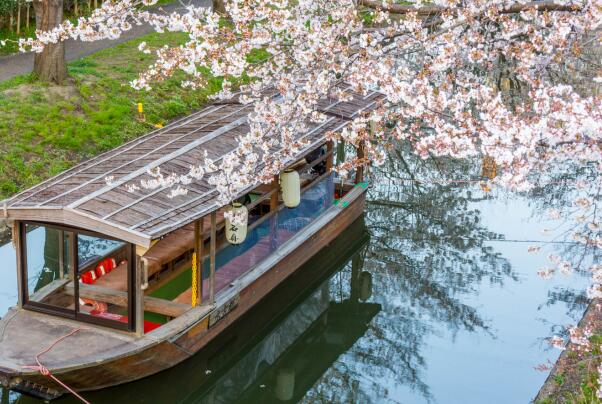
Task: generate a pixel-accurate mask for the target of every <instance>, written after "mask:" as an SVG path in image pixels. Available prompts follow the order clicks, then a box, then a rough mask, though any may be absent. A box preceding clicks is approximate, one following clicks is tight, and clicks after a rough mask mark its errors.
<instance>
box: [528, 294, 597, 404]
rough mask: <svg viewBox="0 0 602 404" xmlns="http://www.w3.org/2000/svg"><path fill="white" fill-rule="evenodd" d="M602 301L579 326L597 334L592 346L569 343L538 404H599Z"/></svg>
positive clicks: (590, 339) (592, 308)
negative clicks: (584, 347)
mask: <svg viewBox="0 0 602 404" xmlns="http://www.w3.org/2000/svg"><path fill="white" fill-rule="evenodd" d="M600 303H602V302H601V301H600V300H598V299H597V300H594V301H592V302H591V303H590V305H589V307H588V309H587V310H586V312H585V314H584V316H583V318H582V319H581V321H580V322H579V327H580V328H584V327H585V326H588V327H590V328H591V330H592V331H593V334H594V335H592V336H591V337H589V343H590V347H589V348H588V349H580V347H579V346H577V345H575V344H573V343H569V344H568V345H567V346H566V349H565V350H564V351H563V352H562V354H561V355H560V357H559V358H558V361H556V363H555V365H554V367H553V369H552V371H551V372H550V375H549V376H548V378H547V380H546V382H545V383H544V385H543V386H542V388H541V390H540V391H539V394H538V395H537V397H536V399H535V400H534V401H535V403H536V404H565V403H572V404H573V403H575V404H577V403H578V404H594V403H596V404H599V403H602V400H600V399H599V398H598V396H597V391H598V389H599V388H600V385H599V383H598V366H600V363H601V362H602V308H601V307H600Z"/></svg>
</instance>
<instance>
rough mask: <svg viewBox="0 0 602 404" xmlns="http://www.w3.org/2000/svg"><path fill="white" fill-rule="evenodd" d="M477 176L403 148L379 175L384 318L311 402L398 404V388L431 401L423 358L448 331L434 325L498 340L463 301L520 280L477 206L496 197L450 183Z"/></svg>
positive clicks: (375, 195) (372, 210)
mask: <svg viewBox="0 0 602 404" xmlns="http://www.w3.org/2000/svg"><path fill="white" fill-rule="evenodd" d="M468 172H469V165H468V163H463V164H461V163H458V162H450V161H443V160H421V159H418V158H415V157H414V156H413V155H412V154H411V153H407V152H406V151H405V150H403V149H399V150H394V151H393V152H392V154H391V157H390V159H389V160H388V162H387V164H386V165H385V166H384V167H381V168H380V170H379V171H377V172H374V173H373V178H372V180H371V182H372V184H373V189H371V191H370V195H369V203H368V206H367V209H366V216H367V220H366V222H367V223H368V228H369V231H370V234H371V243H370V248H369V250H368V253H367V257H366V262H365V268H366V269H367V270H369V271H370V272H372V273H373V274H374V290H375V297H374V299H375V301H377V302H379V303H381V304H382V306H383V310H382V311H381V313H379V315H378V316H377V317H376V318H375V319H374V320H373V321H372V323H371V327H370V329H369V331H368V333H367V334H366V336H365V337H364V338H363V339H361V340H360V341H359V342H358V344H356V346H354V348H353V349H352V350H351V351H350V352H349V353H348V355H350V359H349V360H345V359H343V360H339V361H337V362H336V363H335V364H334V365H333V367H332V368H331V369H330V370H329V371H328V372H327V374H325V375H324V377H323V378H322V381H323V383H319V384H317V385H316V386H314V389H313V391H311V392H309V394H308V395H307V396H306V398H305V402H313V401H316V400H317V401H321V402H333V401H334V402H385V401H395V400H394V399H393V398H392V397H391V396H390V395H389V393H390V392H389V388H390V387H391V381H393V384H396V385H405V386H407V387H409V388H410V389H412V390H414V391H415V392H417V393H419V394H420V395H421V396H423V397H424V399H426V400H428V401H431V400H433V397H432V395H431V393H430V389H429V386H428V385H427V383H426V382H425V381H424V380H423V379H424V373H425V371H426V368H427V363H426V362H425V358H424V357H423V355H422V351H423V350H424V343H425V338H426V337H427V336H428V335H432V334H436V333H437V332H438V331H437V330H436V328H435V327H434V326H433V324H444V325H445V326H446V327H447V329H448V330H449V331H450V333H451V335H452V338H455V337H456V334H457V332H458V331H460V330H466V331H469V332H474V331H480V332H485V333H488V334H490V335H491V331H490V330H489V327H488V321H487V319H484V318H482V316H481V315H480V314H479V312H478V311H477V309H476V308H475V307H472V306H470V305H468V304H465V303H463V302H461V301H460V299H459V298H458V297H459V296H460V295H465V294H473V293H475V292H476V291H477V289H478V287H479V284H480V283H481V282H483V281H488V282H490V283H492V284H496V285H499V286H502V285H503V284H504V282H507V281H510V282H513V281H516V280H517V275H516V273H514V272H513V271H512V269H511V267H510V265H509V263H508V262H507V261H506V259H504V258H503V257H502V256H501V255H500V254H499V253H496V252H495V250H494V249H493V248H492V247H491V246H489V245H487V241H490V240H499V239H501V238H502V236H501V235H499V234H495V233H492V232H491V231H489V230H488V229H487V228H485V227H484V226H483V225H482V224H481V213H480V212H479V211H478V210H476V209H474V208H472V207H471V205H472V204H474V203H476V202H479V201H482V200H484V199H486V198H488V196H487V195H486V194H485V193H484V192H481V191H480V190H479V189H478V187H476V190H475V186H474V184H468V183H466V184H458V183H452V184H450V183H449V182H448V180H449V179H450V178H463V179H466V178H468V177H469V176H468V175H467V173H468ZM473 177H474V176H473ZM405 179H414V180H416V179H420V180H426V181H425V182H414V181H404V180H405ZM360 380H362V383H360Z"/></svg>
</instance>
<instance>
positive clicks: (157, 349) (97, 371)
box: [0, 186, 366, 400]
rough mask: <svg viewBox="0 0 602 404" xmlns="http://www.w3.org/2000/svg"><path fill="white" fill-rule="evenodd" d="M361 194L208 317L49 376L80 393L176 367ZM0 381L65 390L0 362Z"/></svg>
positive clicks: (349, 216)
mask: <svg viewBox="0 0 602 404" xmlns="http://www.w3.org/2000/svg"><path fill="white" fill-rule="evenodd" d="M365 193H366V189H365V188H364V187H361V186H360V187H356V188H354V190H352V191H351V192H350V193H349V194H348V195H347V196H346V197H345V198H344V199H343V200H342V201H340V203H339V206H337V207H333V209H338V210H339V211H338V212H337V213H336V215H335V216H333V218H332V219H331V220H330V221H328V222H327V223H326V224H325V225H324V226H322V227H321V228H319V229H318V230H317V231H315V232H314V233H312V234H311V235H310V236H309V237H307V238H306V239H304V240H302V241H301V242H300V243H299V245H298V246H296V247H295V248H294V249H292V250H291V251H290V252H288V253H286V254H285V255H283V256H282V257H280V259H278V260H277V261H276V262H275V264H274V265H273V266H271V267H270V268H269V270H267V271H265V272H264V273H263V274H261V276H259V277H257V278H256V279H255V280H254V281H253V282H251V283H250V284H248V285H247V286H245V287H244V288H243V289H241V290H240V291H239V293H237V294H236V296H235V299H230V300H229V301H228V302H226V303H225V304H223V305H222V306H218V307H216V309H215V310H214V311H213V315H209V316H206V317H205V318H203V319H201V320H200V321H198V322H196V323H194V324H192V325H191V326H189V327H187V328H185V329H183V330H182V331H181V332H180V333H178V334H177V335H174V336H171V337H169V338H165V339H158V340H156V341H153V343H150V344H148V343H147V344H145V345H141V348H140V349H139V350H137V351H134V352H133V353H130V354H128V355H122V356H120V357H111V356H110V355H111V354H110V352H107V356H106V357H104V358H97V360H96V361H94V362H93V363H88V364H84V365H81V366H76V367H70V368H66V369H60V368H59V369H56V368H55V369H52V373H53V375H55V376H56V377H58V378H59V379H60V380H61V381H62V382H63V383H65V384H66V385H68V386H70V387H71V388H72V389H74V390H75V391H78V392H79V391H90V390H97V389H102V388H106V387H110V386H116V385H120V384H124V383H128V382H132V381H135V380H138V379H141V378H144V377H147V376H150V375H153V374H155V373H158V372H160V371H162V370H165V369H168V368H171V367H173V366H176V365H177V364H179V363H181V362H182V361H184V360H185V359H187V358H189V357H191V356H192V355H194V354H195V353H197V352H198V351H199V350H201V349H202V348H203V347H205V346H206V345H207V344H208V343H209V342H211V341H212V340H213V339H215V338H216V337H217V336H218V335H220V333H222V332H223V331H224V330H225V329H226V328H227V327H229V326H230V325H232V324H233V323H234V322H235V321H237V320H238V319H240V318H241V317H242V316H243V315H245V313H247V312H248V311H249V310H250V309H251V308H253V307H254V306H255V305H256V304H257V303H258V302H259V301H260V300H261V299H263V298H264V297H265V296H267V295H268V294H269V293H270V292H271V291H272V290H274V289H275V288H276V287H277V286H278V285H279V284H281V283H282V282H283V281H284V280H285V279H287V278H288V277H289V276H290V275H291V274H293V273H295V271H297V270H298V269H299V268H300V267H301V266H302V265H303V264H304V263H306V262H307V261H308V260H309V259H310V258H311V257H312V256H314V255H315V254H316V253H318V252H319V251H320V250H322V249H323V248H324V247H326V246H328V245H329V244H330V243H331V242H332V241H334V240H335V239H336V238H337V237H338V236H339V235H340V234H341V233H342V232H343V231H344V230H345V229H347V228H348V227H349V226H350V225H351V224H352V223H353V222H354V221H355V220H356V219H358V218H359V217H360V216H361V215H362V214H363V212H364V208H365ZM300 287H302V286H300ZM220 309H221V310H220ZM215 313H219V315H215ZM143 338H146V337H143ZM0 383H1V384H2V385H4V386H5V387H8V388H10V389H13V390H15V391H19V392H22V393H25V394H28V395H33V396H37V397H39V398H42V399H45V400H49V399H53V398H57V397H59V396H60V395H62V394H64V393H66V391H65V390H64V389H63V388H62V387H61V386H60V385H58V384H56V383H55V382H54V381H52V379H50V378H48V377H45V376H43V375H41V374H39V373H32V372H30V371H28V372H21V371H15V370H10V369H5V368H2V367H1V366H0Z"/></svg>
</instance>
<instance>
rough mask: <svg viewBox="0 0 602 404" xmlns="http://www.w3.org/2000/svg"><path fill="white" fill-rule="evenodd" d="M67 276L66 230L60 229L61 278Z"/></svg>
mask: <svg viewBox="0 0 602 404" xmlns="http://www.w3.org/2000/svg"><path fill="white" fill-rule="evenodd" d="M64 277H65V232H64V231H63V230H59V278H60V279H63V278H64Z"/></svg>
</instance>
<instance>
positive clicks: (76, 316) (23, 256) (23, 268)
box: [18, 220, 136, 332]
mask: <svg viewBox="0 0 602 404" xmlns="http://www.w3.org/2000/svg"><path fill="white" fill-rule="evenodd" d="M27 225H30V226H43V227H46V228H51V229H55V230H61V231H64V232H69V233H72V234H73V241H72V242H71V243H69V246H68V247H69V254H68V260H69V265H70V267H71V268H73V274H74V279H73V280H72V282H73V290H74V293H73V303H74V307H75V308H74V309H73V310H70V309H65V308H61V307H56V306H52V305H49V304H45V303H40V302H34V301H31V300H30V299H29V283H28V268H27V232H26V226H27ZM80 234H82V235H86V236H90V237H97V238H102V239H106V240H113V241H118V242H122V243H125V248H126V254H127V257H128V262H127V265H128V266H127V294H128V307H127V312H128V322H127V323H121V322H119V321H114V320H109V319H105V318H100V317H94V316H91V315H89V314H86V313H82V312H80V310H79V304H78V302H79V279H78V277H79V275H80V273H79V257H78V246H79V235H80ZM61 242H64V239H63V240H62V241H61ZM18 247H19V252H18V254H19V260H18V262H19V268H18V270H19V276H20V277H21V279H22V282H21V290H20V291H19V293H20V296H21V301H22V302H23V308H24V309H27V310H31V311H36V312H40V313H44V314H49V315H53V316H58V317H63V318H68V319H72V320H76V321H80V322H83V323H88V324H94V325H99V326H103V327H108V328H113V329H117V330H123V331H128V332H134V331H135V329H136V309H135V307H134V305H135V302H136V288H135V283H134V279H135V278H134V276H135V272H136V255H135V254H136V249H135V248H134V246H133V244H132V243H127V242H124V241H123V240H119V239H117V238H114V237H111V236H107V235H104V234H100V233H96V232H93V231H89V230H85V229H81V228H77V227H68V226H63V225H59V224H55V223H47V222H38V221H29V220H24V221H19V245H18Z"/></svg>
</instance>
